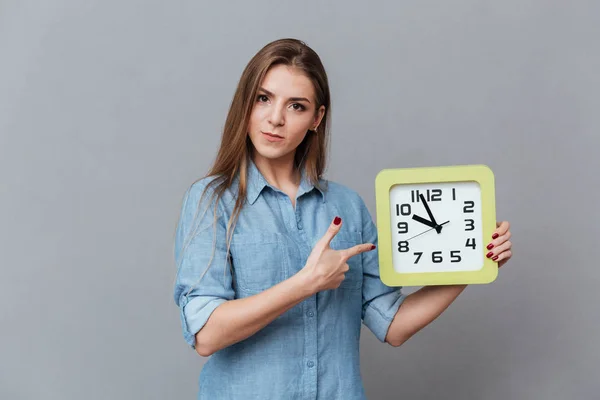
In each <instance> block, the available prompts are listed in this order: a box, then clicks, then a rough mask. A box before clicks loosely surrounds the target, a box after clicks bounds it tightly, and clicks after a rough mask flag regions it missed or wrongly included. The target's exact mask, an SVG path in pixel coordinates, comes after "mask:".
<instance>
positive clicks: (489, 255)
mask: <svg viewBox="0 0 600 400" xmlns="http://www.w3.org/2000/svg"><path fill="white" fill-rule="evenodd" d="M493 254H494V253H492V252H491V251H490V252H489V253H487V255H486V257H487V258H490V257H491V256H492V255H493Z"/></svg>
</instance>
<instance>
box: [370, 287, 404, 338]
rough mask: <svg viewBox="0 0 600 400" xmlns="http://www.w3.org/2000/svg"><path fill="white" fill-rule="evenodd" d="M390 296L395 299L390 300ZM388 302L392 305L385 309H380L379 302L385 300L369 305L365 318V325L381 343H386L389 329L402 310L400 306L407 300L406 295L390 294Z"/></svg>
mask: <svg viewBox="0 0 600 400" xmlns="http://www.w3.org/2000/svg"><path fill="white" fill-rule="evenodd" d="M390 296H394V298H392V299H390V298H389V297H390ZM384 297H387V299H386V300H388V301H391V304H390V305H387V304H385V308H383V309H382V308H381V307H378V304H377V301H379V302H381V300H384V299H383V298H378V299H375V301H372V302H371V303H369V304H368V305H367V308H366V310H365V316H364V318H363V321H364V324H365V325H366V326H367V327H368V328H369V329H370V330H371V332H373V334H374V335H375V337H377V339H379V341H380V342H381V343H385V337H386V335H387V332H388V329H389V328H390V325H391V323H392V320H393V319H394V316H395V315H396V312H397V311H398V308H400V305H401V304H402V303H403V302H404V299H406V295H405V294H403V293H402V292H400V291H397V292H393V293H390V294H389V295H387V296H384Z"/></svg>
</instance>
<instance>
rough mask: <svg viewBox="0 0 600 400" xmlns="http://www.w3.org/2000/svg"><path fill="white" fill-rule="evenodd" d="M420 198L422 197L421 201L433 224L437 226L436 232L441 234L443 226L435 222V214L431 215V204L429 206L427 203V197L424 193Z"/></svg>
mask: <svg viewBox="0 0 600 400" xmlns="http://www.w3.org/2000/svg"><path fill="white" fill-rule="evenodd" d="M419 197H421V201H422V202H423V205H424V206H425V210H427V214H428V215H429V218H430V219H431V222H433V224H434V225H435V230H436V232H437V233H440V232H441V231H442V227H441V225H438V223H437V222H436V221H435V218H434V217H433V214H432V213H431V210H430V209H429V204H427V201H425V196H423V193H421V194H420V195H419Z"/></svg>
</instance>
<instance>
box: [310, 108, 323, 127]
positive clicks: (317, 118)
mask: <svg viewBox="0 0 600 400" xmlns="http://www.w3.org/2000/svg"><path fill="white" fill-rule="evenodd" d="M324 115H325V106H321V107H319V109H318V110H317V112H316V115H315V121H314V122H315V123H314V125H313V127H312V128H311V129H313V128H314V129H313V130H317V127H318V126H319V124H320V123H321V120H322V119H323V116H324Z"/></svg>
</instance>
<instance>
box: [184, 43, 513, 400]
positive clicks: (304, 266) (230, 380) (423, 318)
mask: <svg viewBox="0 0 600 400" xmlns="http://www.w3.org/2000/svg"><path fill="white" fill-rule="evenodd" d="M329 110H330V95H329V85H328V81H327V76H326V74H325V70H324V68H323V65H322V64H321V61H320V59H319V57H318V55H317V54H316V53H315V52H314V51H313V50H312V49H310V48H309V47H308V46H306V45H305V44H304V43H303V42H300V41H298V40H293V39H284V40H278V41H275V42H273V43H270V44H268V45H267V46H265V47H264V48H263V49H261V50H260V51H259V52H258V53H257V54H256V55H255V56H254V57H253V58H252V60H250V62H249V64H248V65H247V67H246V69H245V70H244V72H243V74H242V77H241V79H240V82H239V85H238V87H237V90H236V92H235V95H234V98H233V102H232V104H231V108H230V110H229V114H228V116H227V121H226V124H225V128H224V131H223V136H222V139H221V146H220V148H219V152H218V155H217V158H216V161H215V163H214V166H213V167H212V169H211V170H210V171H209V173H208V174H207V176H206V177H204V178H202V179H200V180H199V181H197V182H195V183H194V184H193V185H192V186H191V187H190V188H189V189H188V191H187V192H186V195H185V198H184V201H183V205H182V211H181V215H180V220H179V224H178V228H177V235H176V240H175V247H176V252H175V256H176V260H177V262H178V274H177V281H176V284H175V293H174V297H175V301H176V302H177V304H178V305H179V307H180V310H181V322H182V327H183V333H184V337H185V339H186V341H187V342H188V343H189V345H190V346H192V347H193V348H195V350H196V352H197V353H198V354H199V355H201V356H210V355H212V357H210V359H209V360H208V362H207V363H206V364H205V365H204V367H203V370H202V373H201V374H200V393H199V397H198V398H199V399H211V400H214V399H219V400H220V399H244V400H249V399H261V400H263V399H328V400H330V399H364V398H365V395H364V390H363V385H362V381H361V376H360V367H359V337H360V328H361V322H362V323H364V324H365V325H366V326H367V327H368V328H369V329H370V330H371V331H372V332H373V334H375V336H376V337H377V338H378V339H379V340H380V341H382V342H387V343H389V344H391V345H392V346H400V345H401V344H402V343H403V342H405V341H406V340H407V339H409V338H410V337H411V336H412V335H414V334H415V333H416V332H418V331H419V330H420V329H422V328H423V327H424V326H426V325H427V324H429V323H430V322H431V321H433V320H434V319H435V318H437V316H439V314H440V313H441V312H443V311H444V310H445V309H446V308H447V307H448V306H449V305H450V303H451V302H452V301H453V300H454V299H455V298H456V297H457V296H458V295H459V294H460V293H461V292H462V290H463V289H464V288H465V286H464V285H461V286H439V287H434V286H428V287H424V288H422V289H421V290H419V291H417V292H415V293H413V294H411V295H409V296H406V295H404V294H402V292H401V290H400V289H399V288H391V287H388V286H386V285H384V284H383V283H382V282H381V280H380V278H379V266H378V256H377V251H376V244H377V230H376V227H375V225H374V223H373V220H372V218H371V216H370V214H369V211H368V210H367V207H366V206H365V203H364V202H363V200H362V199H361V197H360V196H359V195H358V194H357V193H356V192H355V191H353V190H351V189H349V188H347V187H345V186H343V185H340V184H337V183H334V182H330V181H326V180H324V179H322V178H321V176H322V173H323V171H324V169H325V163H326V154H327V145H328V140H329V132H328V124H329V118H328V116H329ZM508 228H509V227H508V223H502V224H498V228H497V229H496V231H495V233H494V236H493V240H492V238H490V240H491V242H490V249H491V251H490V253H489V254H488V257H493V258H494V259H495V260H496V261H498V262H499V265H500V266H501V265H502V264H503V263H505V262H506V261H507V260H508V259H509V258H510V257H511V244H510V241H509V238H510V232H509V229H508ZM492 246H493V248H492ZM401 305H402V307H400V306H401Z"/></svg>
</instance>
